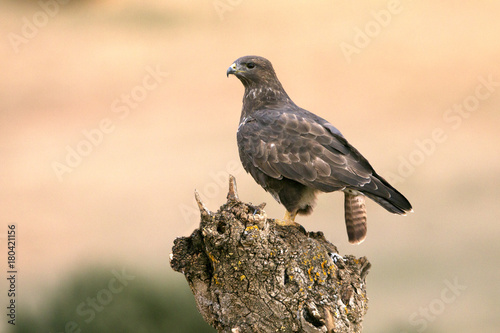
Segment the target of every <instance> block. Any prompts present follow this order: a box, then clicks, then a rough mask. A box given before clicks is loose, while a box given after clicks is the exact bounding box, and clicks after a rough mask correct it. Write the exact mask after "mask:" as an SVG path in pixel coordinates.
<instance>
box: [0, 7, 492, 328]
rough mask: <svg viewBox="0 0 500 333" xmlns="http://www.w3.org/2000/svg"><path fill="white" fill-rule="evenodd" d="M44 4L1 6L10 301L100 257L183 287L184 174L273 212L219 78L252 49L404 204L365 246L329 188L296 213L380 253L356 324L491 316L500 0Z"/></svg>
mask: <svg viewBox="0 0 500 333" xmlns="http://www.w3.org/2000/svg"><path fill="white" fill-rule="evenodd" d="M54 1H55V0H54ZM54 1H48V0H47V1H45V2H43V3H44V4H45V6H42V5H40V3H37V2H34V1H33V2H29V1H24V2H22V3H21V4H19V3H17V2H15V1H2V2H0V5H1V6H2V10H1V11H0V20H1V22H2V23H1V26H2V30H1V31H2V39H1V42H0V59H1V65H0V154H1V162H0V180H1V187H0V202H1V209H0V221H1V224H0V235H1V237H2V238H1V242H2V245H1V250H0V252H3V254H1V256H0V257H1V258H2V259H1V266H0V267H2V268H3V271H4V272H5V271H6V268H5V267H6V266H5V265H6V245H5V241H6V238H5V237H6V236H5V235H6V232H7V225H8V224H13V223H14V224H17V229H18V270H19V284H18V288H19V297H18V298H17V299H18V301H19V304H20V305H19V308H18V314H19V316H21V313H22V312H23V310H24V309H26V311H27V310H28V309H29V310H33V311H36V310H37V309H38V308H40V307H43V305H44V301H45V297H48V294H50V293H51V292H52V290H56V289H57V288H58V285H59V284H60V283H61V282H62V281H64V280H65V279H66V277H67V276H68V275H69V274H72V273H73V272H75V271H78V270H79V269H81V268H84V267H87V266H88V265H94V264H99V265H101V266H102V267H105V268H106V269H108V270H112V269H117V270H120V269H122V268H125V269H126V271H127V272H129V274H133V275H137V276H143V277H145V278H150V279H152V280H153V279H154V280H160V281H165V283H169V284H170V283H171V284H172V285H176V286H182V288H185V289H186V290H188V287H187V284H186V283H184V281H183V276H182V275H181V274H178V273H174V272H172V270H171V269H170V266H169V261H168V256H169V253H170V251H171V247H172V245H173V240H174V239H175V238H176V237H178V236H185V235H189V234H190V233H191V232H192V230H193V229H195V228H196V227H197V223H198V214H197V211H196V208H195V206H194V199H193V191H194V189H195V188H196V189H198V190H199V191H200V193H201V195H202V197H203V199H204V201H205V203H206V205H207V206H208V207H209V208H210V209H212V210H217V209H218V207H219V206H220V205H221V204H222V203H224V202H225V195H226V187H227V186H226V181H227V174H228V173H233V174H235V176H236V177H237V181H238V187H239V194H240V198H242V199H243V200H245V201H249V202H253V203H260V202H263V201H265V202H267V208H266V211H267V213H268V215H269V216H272V217H281V216H282V214H283V208H282V207H280V206H279V205H278V204H277V203H276V202H274V200H273V199H272V198H271V196H270V195H268V194H267V193H265V192H264V191H263V190H262V189H261V188H260V187H259V186H258V185H257V184H256V183H255V182H254V181H253V180H252V179H251V177H250V176H249V175H247V174H246V173H245V172H244V171H243V169H242V167H241V165H240V163H239V157H238V152H237V147H236V128H237V125H238V120H239V114H240V109H241V99H242V93H243V87H242V85H241V83H240V82H238V80H237V79H236V78H234V77H230V78H229V79H227V78H226V75H225V73H226V69H227V67H228V66H229V65H231V63H232V62H233V61H234V60H235V59H236V58H238V57H240V56H243V55H247V54H256V55H262V56H265V57H267V58H268V59H270V60H271V61H272V62H273V64H274V67H275V69H276V71H277V73H278V76H279V78H280V80H281V82H282V83H283V85H284V87H285V89H286V90H287V92H288V93H289V95H290V96H291V97H292V99H293V100H294V101H295V102H296V103H297V104H298V105H300V106H302V107H304V108H306V109H308V110H310V111H313V112H315V113H317V114H319V115H321V116H323V117H324V118H326V119H328V120H329V121H330V122H332V123H333V124H334V125H335V126H337V127H338V128H339V129H340V130H341V131H342V132H343V134H344V135H345V136H346V137H347V139H348V140H349V141H350V142H351V143H352V144H353V145H354V146H356V147H357V148H358V149H359V150H360V151H361V152H362V153H363V154H364V155H365V157H367V158H368V159H369V160H370V162H371V163H372V165H373V166H374V167H375V169H376V170H377V171H378V172H379V173H380V174H382V175H383V176H386V177H387V178H389V179H392V181H393V182H394V184H395V185H396V187H397V188H398V189H400V190H401V192H403V193H404V194H405V195H406V196H407V197H408V198H409V200H410V201H411V202H412V204H413V206H414V209H415V213H414V214H412V215H410V216H407V217H399V216H392V215H390V214H387V213H386V211H385V210H383V209H382V208H380V207H379V206H378V205H376V204H374V203H372V202H370V203H368V210H369V212H368V214H369V215H368V216H369V221H368V222H369V231H368V237H367V240H366V241H365V242H364V243H363V244H362V245H360V246H352V245H349V244H348V242H347V236H346V233H345V226H344V222H343V200H342V196H341V195H339V194H330V195H323V196H321V197H320V200H319V203H318V206H317V209H316V211H315V213H314V214H313V215H312V216H311V217H306V218H304V217H301V218H299V222H300V223H302V224H303V225H304V227H305V228H306V229H307V230H311V231H314V230H322V231H324V232H325V235H326V236H327V238H328V239H329V240H330V241H332V242H333V243H334V244H336V245H337V246H338V247H339V250H340V252H341V253H342V254H355V255H358V256H367V257H368V258H369V260H370V261H371V263H372V264H373V267H372V269H371V271H370V273H369V275H368V278H367V281H368V295H369V298H370V303H369V310H368V313H367V315H366V317H365V323H364V327H365V331H366V332H389V331H390V332H414V331H415V332H424V331H425V332H497V331H498V329H499V327H500V317H499V316H498V309H499V305H500V304H499V301H498V300H499V299H500V283H499V280H500V274H499V273H500V262H499V260H498V254H499V251H500V245H499V242H498V236H499V232H500V224H499V223H498V222H499V217H500V205H499V194H498V186H499V185H500V156H499V141H500V140H499V139H500V137H499V135H498V128H499V125H500V123H499V121H500V61H499V60H500V41H499V38H498V35H499V32H500V20H499V19H498V13H499V12H500V3H498V2H494V1H441V2H438V3H436V2H435V1H401V2H398V1H389V2H387V1H369V2H366V1H317V2H306V1H273V2H269V1H260V0H259V1H248V0H247V1H229V0H220V1H219V0H216V1H212V0H210V1H189V2H186V1H168V2H163V1H150V2H143V1H137V0H126V1H113V0H109V1H106V0H103V1H97V0H95V1H86V2H85V1H72V2H70V3H68V4H62V1H61V3H57V2H54ZM47 3H50V4H51V5H50V6H49V5H46V4H47ZM54 3H57V6H55V5H54ZM460 110H461V111H460ZM1 286H2V291H1V295H2V296H1V297H0V300H2V308H3V306H4V303H5V302H7V300H6V299H5V300H4V298H5V297H6V293H5V292H4V291H5V290H6V289H5V288H6V287H7V285H6V281H4V282H2V284H1ZM110 306H112V304H111V305H110ZM2 318H4V319H2V324H1V325H4V324H5V321H6V320H5V315H3V316H2ZM19 320H22V318H19ZM0 327H2V326H0ZM62 330H63V328H61V331H62ZM90 331H92V330H90Z"/></svg>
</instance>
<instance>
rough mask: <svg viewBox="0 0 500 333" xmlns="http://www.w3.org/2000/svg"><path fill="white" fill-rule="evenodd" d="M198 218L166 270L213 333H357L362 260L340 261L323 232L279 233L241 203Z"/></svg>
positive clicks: (233, 195)
mask: <svg viewBox="0 0 500 333" xmlns="http://www.w3.org/2000/svg"><path fill="white" fill-rule="evenodd" d="M195 196H196V200H197V202H198V206H199V207H200V212H201V221H200V226H199V228H198V229H196V230H194V231H193V233H192V234H191V236H189V237H180V238H177V239H176V240H175V241H174V247H173V250H172V254H171V259H170V265H171V266H172V268H173V269H174V270H175V271H178V272H181V273H182V274H184V276H185V278H186V280H187V281H188V283H189V286H190V288H191V290H192V292H193V294H194V297H195V300H196V304H197V307H198V310H199V311H200V313H201V315H202V316H203V318H204V319H205V321H207V322H208V323H209V324H210V325H212V326H213V327H214V328H215V329H217V331H219V332H240V333H243V332H360V331H361V328H362V320H363V316H364V315H365V313H366V311H367V303H368V298H367V296H366V283H365V278H366V275H367V273H368V269H369V268H370V263H369V262H368V260H367V259H366V258H365V257H361V258H356V257H354V256H352V255H344V256H341V255H339V253H338V250H337V248H336V247H335V246H334V245H333V244H331V243H330V242H328V241H327V240H326V239H325V237H324V235H323V233H322V232H306V231H305V230H304V229H303V228H296V227H291V226H281V225H278V224H276V222H275V220H274V219H270V218H268V217H267V215H266V213H265V211H264V210H263V208H264V204H261V205H259V206H254V205H251V204H247V203H244V202H242V201H240V200H239V198H238V195H237V192H236V184H235V180H234V177H232V176H231V177H230V186H229V193H228V197H227V202H226V203H225V204H224V205H222V206H221V207H220V209H219V210H218V211H217V212H215V213H214V212H211V211H209V210H208V209H207V208H206V207H205V206H204V204H203V203H202V202H201V200H200V198H199V195H198V194H197V193H195Z"/></svg>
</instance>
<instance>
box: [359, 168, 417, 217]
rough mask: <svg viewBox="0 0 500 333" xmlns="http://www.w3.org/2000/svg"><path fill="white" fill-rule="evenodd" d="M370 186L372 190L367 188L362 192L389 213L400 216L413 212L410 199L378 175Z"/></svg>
mask: <svg viewBox="0 0 500 333" xmlns="http://www.w3.org/2000/svg"><path fill="white" fill-rule="evenodd" d="M370 185H371V186H370V188H368V187H367V188H366V189H364V190H361V192H363V193H364V194H366V196H367V197H369V198H370V199H372V200H373V201H375V202H376V203H378V204H379V205H380V206H382V207H384V208H385V209H386V210H387V211H389V212H391V213H394V214H399V215H406V213H408V212H412V211H413V209H412V206H411V204H410V202H409V201H408V199H406V198H405V196H404V195H402V194H401V193H400V192H399V191H398V190H396V189H395V188H394V187H392V186H391V184H389V183H388V182H387V181H386V180H385V179H384V178H382V177H381V176H379V175H378V174H374V175H373V176H372V181H371V182H370Z"/></svg>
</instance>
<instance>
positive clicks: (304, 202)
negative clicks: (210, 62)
mask: <svg viewBox="0 0 500 333" xmlns="http://www.w3.org/2000/svg"><path fill="white" fill-rule="evenodd" d="M229 74H234V75H235V76H236V77H237V78H238V79H239V80H240V81H241V82H242V83H243V85H244V87H245V93H244V95H243V109H242V112H241V117H240V124H239V126H238V133H237V141H238V150H239V154H240V158H241V162H242V163H243V167H244V168H245V170H246V171H247V172H248V173H250V174H251V175H252V177H253V178H254V179H255V181H256V182H257V183H258V184H259V185H261V186H262V187H263V188H264V189H265V190H266V191H268V192H269V193H271V195H272V196H273V197H274V198H275V199H276V200H277V201H278V202H279V203H281V204H283V205H284V206H285V208H286V213H285V218H284V220H283V221H279V223H280V224H282V225H296V223H295V222H294V220H295V216H296V215H297V214H310V213H311V212H312V210H313V207H314V205H315V201H316V195H317V194H318V193H321V192H333V191H343V192H344V195H345V205H344V209H345V222H346V227H347V235H348V237H349V242H351V243H354V244H359V243H361V242H362V241H363V240H364V239H365V237H366V209H365V199H364V197H365V196H367V197H369V198H370V199H372V200H374V201H375V202H377V203H378V204H379V205H381V206H382V207H384V208H385V209H386V210H388V211H389V212H391V213H395V214H401V215H406V212H410V211H412V207H411V204H410V202H408V200H407V199H406V198H405V197H404V196H403V195H402V194H401V193H399V192H398V191H397V190H396V189H395V188H394V187H392V186H391V185H390V184H389V183H388V182H387V181H386V180H385V179H384V178H382V177H381V176H379V175H378V174H377V173H376V172H375V170H373V168H372V166H371V165H370V163H368V161H367V160H366V159H365V158H364V157H363V156H362V155H361V154H360V153H359V152H358V150H357V149H356V148H354V147H353V146H351V145H350V144H349V142H347V140H346V139H345V138H344V136H343V135H342V134H341V133H340V131H339V130H338V129H336V128H335V127H334V126H333V125H332V124H330V123H329V122H328V121H326V120H325V119H323V118H321V117H319V116H317V115H315V114H314V113H311V112H309V111H307V110H304V109H302V108H300V107H299V106H297V105H296V104H295V103H294V102H293V101H292V100H291V99H290V97H288V95H287V93H286V92H285V90H284V89H283V87H282V85H281V83H280V81H279V80H278V77H277V76H276V73H275V72H274V69H273V66H272V65H271V62H270V61H269V60H267V59H265V58H262V57H258V56H245V57H241V58H239V59H238V60H236V61H235V62H234V63H233V64H232V65H231V66H230V67H229V68H228V70H227V76H229Z"/></svg>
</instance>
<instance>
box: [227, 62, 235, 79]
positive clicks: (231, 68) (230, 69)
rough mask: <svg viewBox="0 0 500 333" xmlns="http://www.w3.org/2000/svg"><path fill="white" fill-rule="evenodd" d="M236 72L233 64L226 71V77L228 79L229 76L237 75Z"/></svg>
mask: <svg viewBox="0 0 500 333" xmlns="http://www.w3.org/2000/svg"><path fill="white" fill-rule="evenodd" d="M237 72H238V70H237V69H236V63H233V64H232V65H231V66H229V68H228V69H227V72H226V76H227V77H228V76H229V74H235V73H237Z"/></svg>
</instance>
